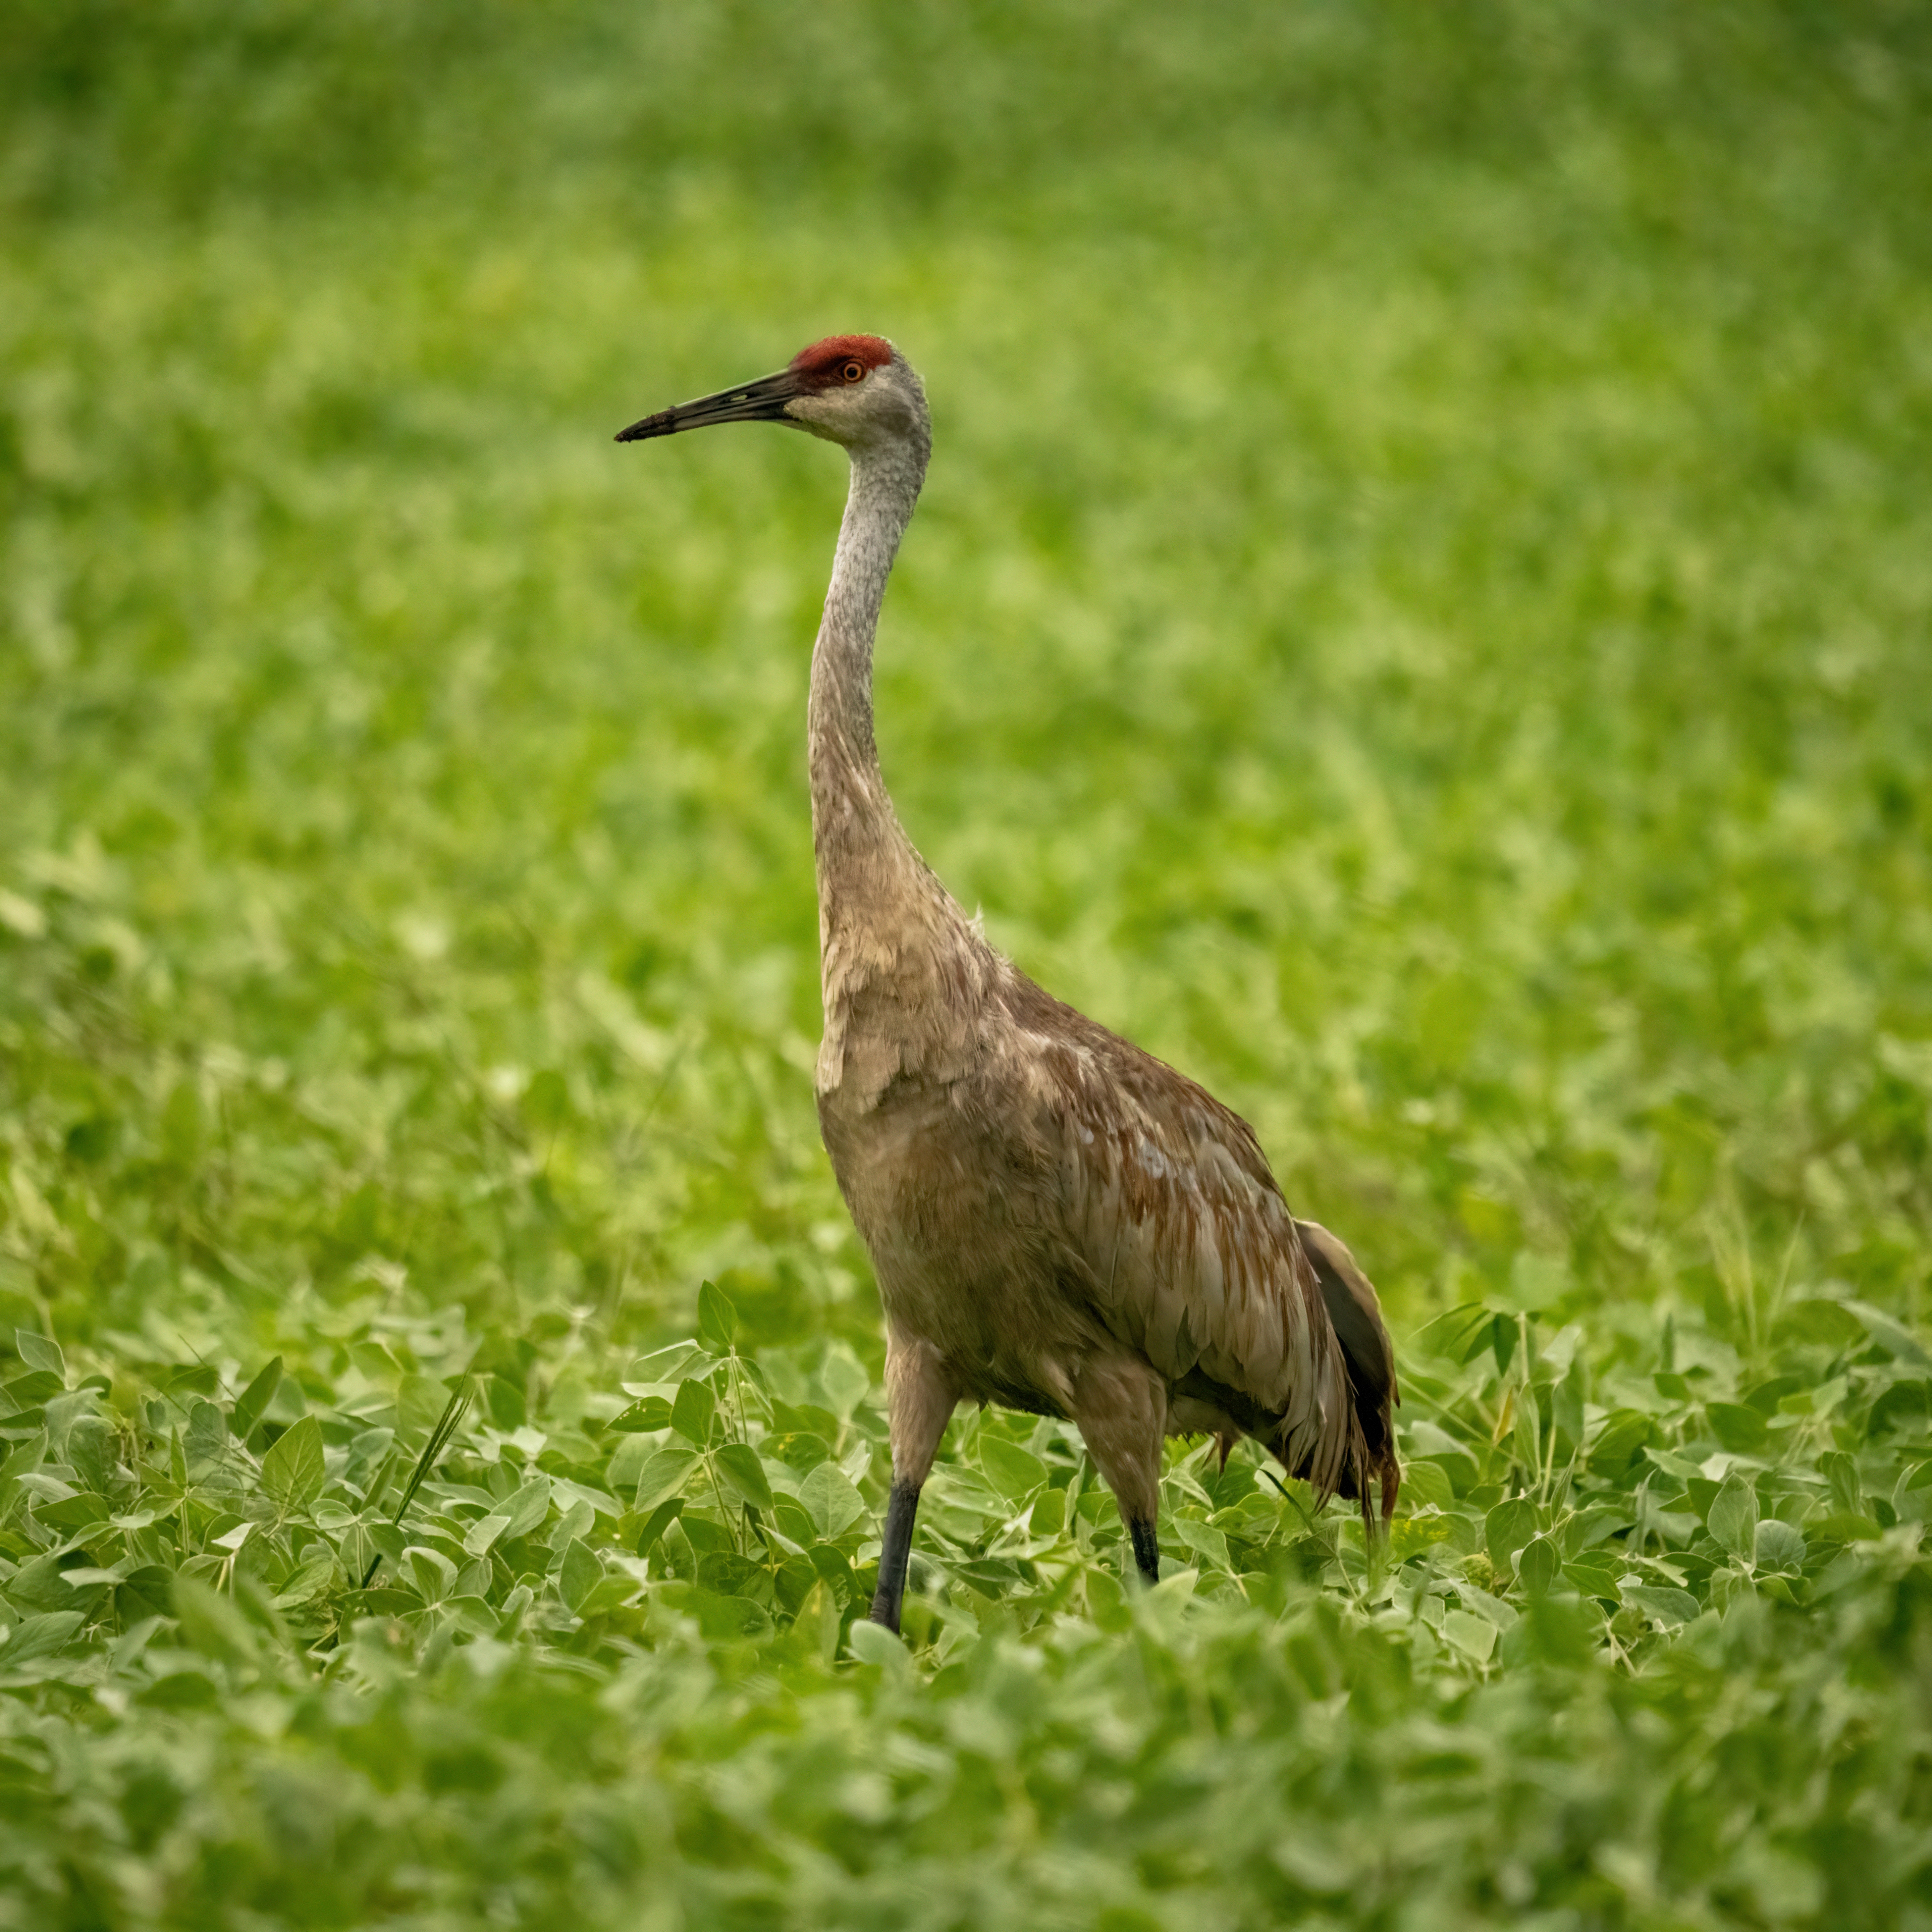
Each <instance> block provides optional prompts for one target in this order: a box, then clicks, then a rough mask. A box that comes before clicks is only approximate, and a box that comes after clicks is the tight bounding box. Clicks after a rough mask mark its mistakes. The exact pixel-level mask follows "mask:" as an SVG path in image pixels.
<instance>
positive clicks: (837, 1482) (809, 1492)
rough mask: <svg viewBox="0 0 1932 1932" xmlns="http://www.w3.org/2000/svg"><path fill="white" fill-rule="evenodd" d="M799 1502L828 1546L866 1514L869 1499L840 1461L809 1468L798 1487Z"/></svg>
mask: <svg viewBox="0 0 1932 1932" xmlns="http://www.w3.org/2000/svg"><path fill="white" fill-rule="evenodd" d="M798 1499H799V1503H800V1504H801V1505H802V1506H803V1507H804V1508H805V1512H806V1514H808V1515H809V1516H810V1517H811V1520H812V1521H813V1523H815V1524H816V1525H817V1528H818V1533H819V1535H820V1536H821V1537H823V1538H824V1539H825V1541H826V1542H827V1543H835V1542H836V1541H838V1538H840V1537H841V1536H843V1535H844V1534H845V1532H846V1531H847V1530H848V1529H850V1528H851V1526H853V1524H854V1523H856V1522H857V1521H858V1520H859V1518H860V1517H862V1516H863V1515H864V1514H865V1498H864V1497H862V1496H860V1495H859V1492H858V1491H857V1490H856V1489H854V1488H853V1487H852V1484H850V1482H849V1481H847V1478H846V1476H845V1474H844V1472H843V1471H842V1470H841V1469H840V1468H839V1467H838V1465H837V1464H836V1463H819V1464H818V1465H817V1466H816V1467H814V1468H813V1469H808V1470H807V1471H806V1472H805V1475H804V1478H803V1479H802V1481H800V1483H799V1486H798Z"/></svg>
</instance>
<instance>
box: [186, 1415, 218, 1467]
mask: <svg viewBox="0 0 1932 1932" xmlns="http://www.w3.org/2000/svg"><path fill="white" fill-rule="evenodd" d="M227 1448H228V1421H227V1418H226V1417H225V1416H224V1415H223V1414H222V1412H221V1411H220V1409H217V1407H216V1406H214V1403H211V1402H196V1403H191V1404H190V1406H189V1408H188V1412H187V1459H188V1461H189V1462H190V1463H191V1464H192V1463H211V1462H217V1461H219V1460H220V1458H221V1457H223V1455H224V1454H226V1451H227Z"/></svg>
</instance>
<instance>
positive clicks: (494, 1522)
mask: <svg viewBox="0 0 1932 1932" xmlns="http://www.w3.org/2000/svg"><path fill="white" fill-rule="evenodd" d="M509 1525H510V1519H509V1518H508V1516H504V1515H499V1516H486V1517H481V1518H479V1519H478V1520H477V1521H476V1522H475V1523H472V1524H471V1525H470V1526H469V1530H468V1532H466V1535H464V1537H463V1548H464V1549H465V1550H466V1551H467V1552H468V1553H469V1554H470V1555H471V1556H488V1555H489V1553H490V1550H492V1549H493V1547H495V1544H496V1539H497V1538H499V1536H501V1535H502V1534H503V1532H504V1531H505V1530H506V1529H508V1527H509Z"/></svg>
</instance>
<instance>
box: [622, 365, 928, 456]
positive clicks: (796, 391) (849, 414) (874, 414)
mask: <svg viewBox="0 0 1932 1932" xmlns="http://www.w3.org/2000/svg"><path fill="white" fill-rule="evenodd" d="M730 422H775V423H789V424H790V425H791V426H792V427H793V428H794V429H803V430H809V431H811V434H813V435H814V436H822V437H824V438H825V439H826V440H827V441H828V442H830V443H842V444H843V445H844V446H845V447H846V448H847V449H851V450H857V449H865V448H867V447H868V446H877V445H880V444H886V443H916V444H919V445H920V446H922V448H921V458H920V460H922V461H923V460H924V452H923V445H924V444H925V443H926V441H927V440H928V438H929V435H930V429H929V418H928V416H927V414H926V389H925V386H923V385H922V383H920V381H919V377H917V376H916V374H914V373H913V367H912V365H911V364H910V363H909V362H907V360H906V359H905V358H904V356H901V354H900V353H898V350H896V349H895V348H894V347H892V344H890V343H889V342H888V341H886V339H885V338H884V337H883V336H882V335H828V336H827V337H826V338H825V339H824V341H822V342H814V344H812V345H811V347H810V348H809V349H801V350H799V353H797V354H796V356H793V358H792V359H791V360H790V362H789V363H787V365H786V366H785V367H784V368H782V369H781V370H780V371H778V374H776V375H775V376H761V377H760V378H759V379H758V380H757V381H756V382H755V383H743V384H742V385H740V386H739V387H738V388H736V389H721V390H719V391H718V393H717V395H715V396H700V398H698V399H697V401H696V402H694V403H679V404H676V406H675V407H673V408H670V409H667V410H658V413H657V414H656V415H655V416H646V417H645V418H644V419H643V421H642V422H634V423H633V424H631V426H630V428H628V429H625V430H619V431H618V432H617V440H618V441H619V443H641V442H643V440H644V439H645V438H646V437H653V436H675V435H676V434H677V433H678V431H679V430H685V429H703V428H707V427H708V426H709V425H711V424H712V423H730Z"/></svg>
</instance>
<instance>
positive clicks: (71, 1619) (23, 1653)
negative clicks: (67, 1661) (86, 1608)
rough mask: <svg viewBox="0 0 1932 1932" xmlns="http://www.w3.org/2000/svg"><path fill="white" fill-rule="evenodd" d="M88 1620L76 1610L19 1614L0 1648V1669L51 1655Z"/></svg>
mask: <svg viewBox="0 0 1932 1932" xmlns="http://www.w3.org/2000/svg"><path fill="white" fill-rule="evenodd" d="M86 1621H87V1619H86V1616H85V1615H84V1614H83V1613H82V1612H80V1611H79V1610H49V1611H47V1612H46V1613H43V1615H41V1616H31V1617H23V1618H22V1619H20V1622H18V1623H17V1624H16V1625H14V1626H13V1629H12V1631H10V1633H9V1634H8V1636H7V1642H6V1644H5V1647H4V1648H0V1671H8V1670H19V1669H20V1667H21V1666H22V1665H23V1664H31V1663H34V1662H37V1661H38V1660H39V1659H40V1658H43V1657H52V1656H54V1655H57V1654H58V1652H60V1651H62V1650H63V1649H65V1648H66V1646H67V1645H68V1641H69V1640H71V1638H72V1637H73V1636H74V1633H75V1632H76V1631H78V1630H79V1629H80V1627H81V1625H83V1624H84V1623H85V1622H86Z"/></svg>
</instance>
